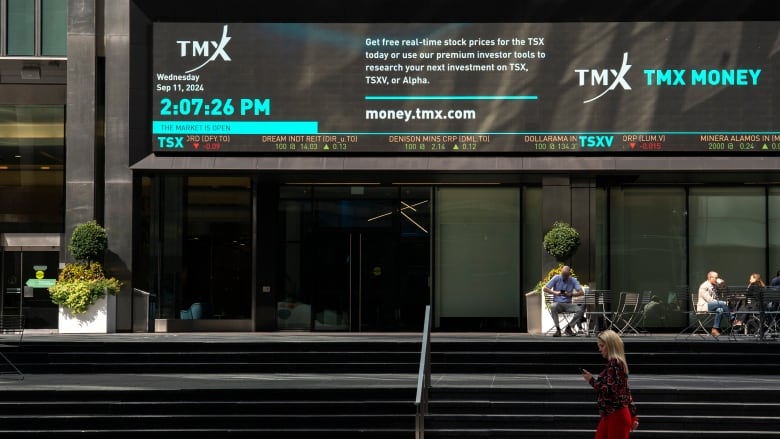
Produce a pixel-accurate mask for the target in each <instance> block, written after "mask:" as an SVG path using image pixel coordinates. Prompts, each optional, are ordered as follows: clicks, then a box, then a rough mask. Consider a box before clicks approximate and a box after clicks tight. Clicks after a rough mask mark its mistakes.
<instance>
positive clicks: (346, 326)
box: [313, 230, 398, 331]
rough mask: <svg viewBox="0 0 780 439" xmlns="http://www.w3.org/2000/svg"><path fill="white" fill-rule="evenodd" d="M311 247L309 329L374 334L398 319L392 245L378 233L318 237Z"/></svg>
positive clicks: (387, 235)
mask: <svg viewBox="0 0 780 439" xmlns="http://www.w3.org/2000/svg"><path fill="white" fill-rule="evenodd" d="M315 241H316V242H317V244H316V245H315V249H316V250H315V251H316V253H317V256H316V257H315V260H317V261H321V263H319V264H317V269H316V270H315V272H316V274H315V278H316V279H317V282H316V294H315V301H314V310H313V312H314V329H316V330H349V331H378V330H387V329H390V328H392V327H393V326H394V324H395V322H396V320H397V318H398V316H397V315H396V313H397V310H398V288H397V286H396V283H397V269H396V266H397V250H396V247H397V241H398V240H397V239H396V238H395V237H394V235H393V234H392V233H389V232H381V231H358V230H352V231H335V232H333V231H323V232H320V233H318V235H317V237H316V239H315Z"/></svg>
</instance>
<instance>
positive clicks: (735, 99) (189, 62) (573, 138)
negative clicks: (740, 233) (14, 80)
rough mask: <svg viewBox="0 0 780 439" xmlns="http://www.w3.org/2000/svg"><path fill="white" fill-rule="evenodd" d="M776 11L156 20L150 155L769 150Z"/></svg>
mask: <svg viewBox="0 0 780 439" xmlns="http://www.w3.org/2000/svg"><path fill="white" fill-rule="evenodd" d="M779 41H780V25H778V23H776V22H760V21H755V22H565V23H155V24H154V25H153V60H152V70H153V71H152V81H151V83H152V95H153V99H152V102H153V104H152V107H153V108H152V112H153V115H152V119H153V120H152V126H151V130H150V131H151V143H152V147H153V150H154V152H162V153H190V154H219V153H244V154H246V153H250V154H263V153H271V154H345V153H346V154H349V153H355V154H371V153H387V154H479V153H492V154H495V153H502V154H504V153H516V154H605V153H606V154H664V153H691V152H695V153H699V152H701V153H738V154H756V153H759V154H761V153H763V154H775V153H778V152H779V151H780V112H778V105H780V92H779V91H778V87H780V84H779V83H778V75H777V72H778V69H780V56H779V55H778V54H779V53H780V42H779Z"/></svg>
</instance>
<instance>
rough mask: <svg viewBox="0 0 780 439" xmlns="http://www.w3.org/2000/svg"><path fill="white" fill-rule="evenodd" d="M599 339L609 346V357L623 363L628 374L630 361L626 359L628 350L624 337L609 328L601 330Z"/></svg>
mask: <svg viewBox="0 0 780 439" xmlns="http://www.w3.org/2000/svg"><path fill="white" fill-rule="evenodd" d="M598 339H599V340H600V341H601V342H602V343H604V345H605V346H606V347H607V359H608V360H611V359H613V358H614V359H616V360H618V361H619V362H621V363H622V364H623V368H624V369H625V370H626V374H628V362H627V361H626V352H625V349H624V348H623V339H621V338H620V336H619V335H618V334H617V332H615V331H613V330H611V329H607V330H605V331H601V332H599V336H598Z"/></svg>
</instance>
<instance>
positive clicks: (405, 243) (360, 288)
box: [277, 186, 431, 331]
mask: <svg viewBox="0 0 780 439" xmlns="http://www.w3.org/2000/svg"><path fill="white" fill-rule="evenodd" d="M430 205H431V203H430V188H427V187H420V188H404V187H402V188H398V187H393V186H374V187H355V186H323V187H320V186H315V187H300V186H294V187H285V188H283V189H282V203H281V212H282V219H283V227H284V233H283V234H282V236H280V238H281V239H282V240H283V242H282V245H281V249H282V255H281V256H280V259H281V260H283V261H285V263H284V267H283V270H284V272H283V273H282V275H283V276H284V279H285V285H284V293H283V294H281V295H280V296H279V298H278V299H277V328H278V329H282V330H287V329H297V330H315V331H420V330H421V328H422V321H423V318H424V312H425V305H427V304H429V303H430V266H431V264H430V223H431V220H430V213H431V212H430Z"/></svg>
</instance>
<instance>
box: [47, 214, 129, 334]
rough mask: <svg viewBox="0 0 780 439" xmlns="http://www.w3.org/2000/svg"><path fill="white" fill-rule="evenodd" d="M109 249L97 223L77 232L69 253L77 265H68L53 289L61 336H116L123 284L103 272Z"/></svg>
mask: <svg viewBox="0 0 780 439" xmlns="http://www.w3.org/2000/svg"><path fill="white" fill-rule="evenodd" d="M107 248H108V235H107V233H106V230H105V229H104V228H103V227H102V226H100V225H99V224H98V223H97V222H96V221H89V222H86V223H82V224H79V225H78V226H76V228H75V229H74V230H73V234H72V235H71V238H70V243H69V245H68V252H69V253H70V255H71V257H72V258H73V259H74V260H75V262H71V263H67V264H65V266H64V267H63V269H62V271H61V272H60V274H59V276H58V277H57V281H56V282H55V283H54V285H52V286H51V287H49V296H50V297H51V301H52V302H54V303H56V304H57V305H59V306H60V320H59V330H60V332H113V331H112V326H113V324H114V322H113V320H114V318H113V313H114V311H115V307H116V302H115V300H114V296H115V295H116V294H117V293H118V292H119V290H120V288H121V287H122V284H121V282H119V280H117V279H116V278H113V277H109V276H108V275H107V273H106V272H105V270H104V268H103V264H102V259H103V256H104V255H105V251H106V249H107Z"/></svg>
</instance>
